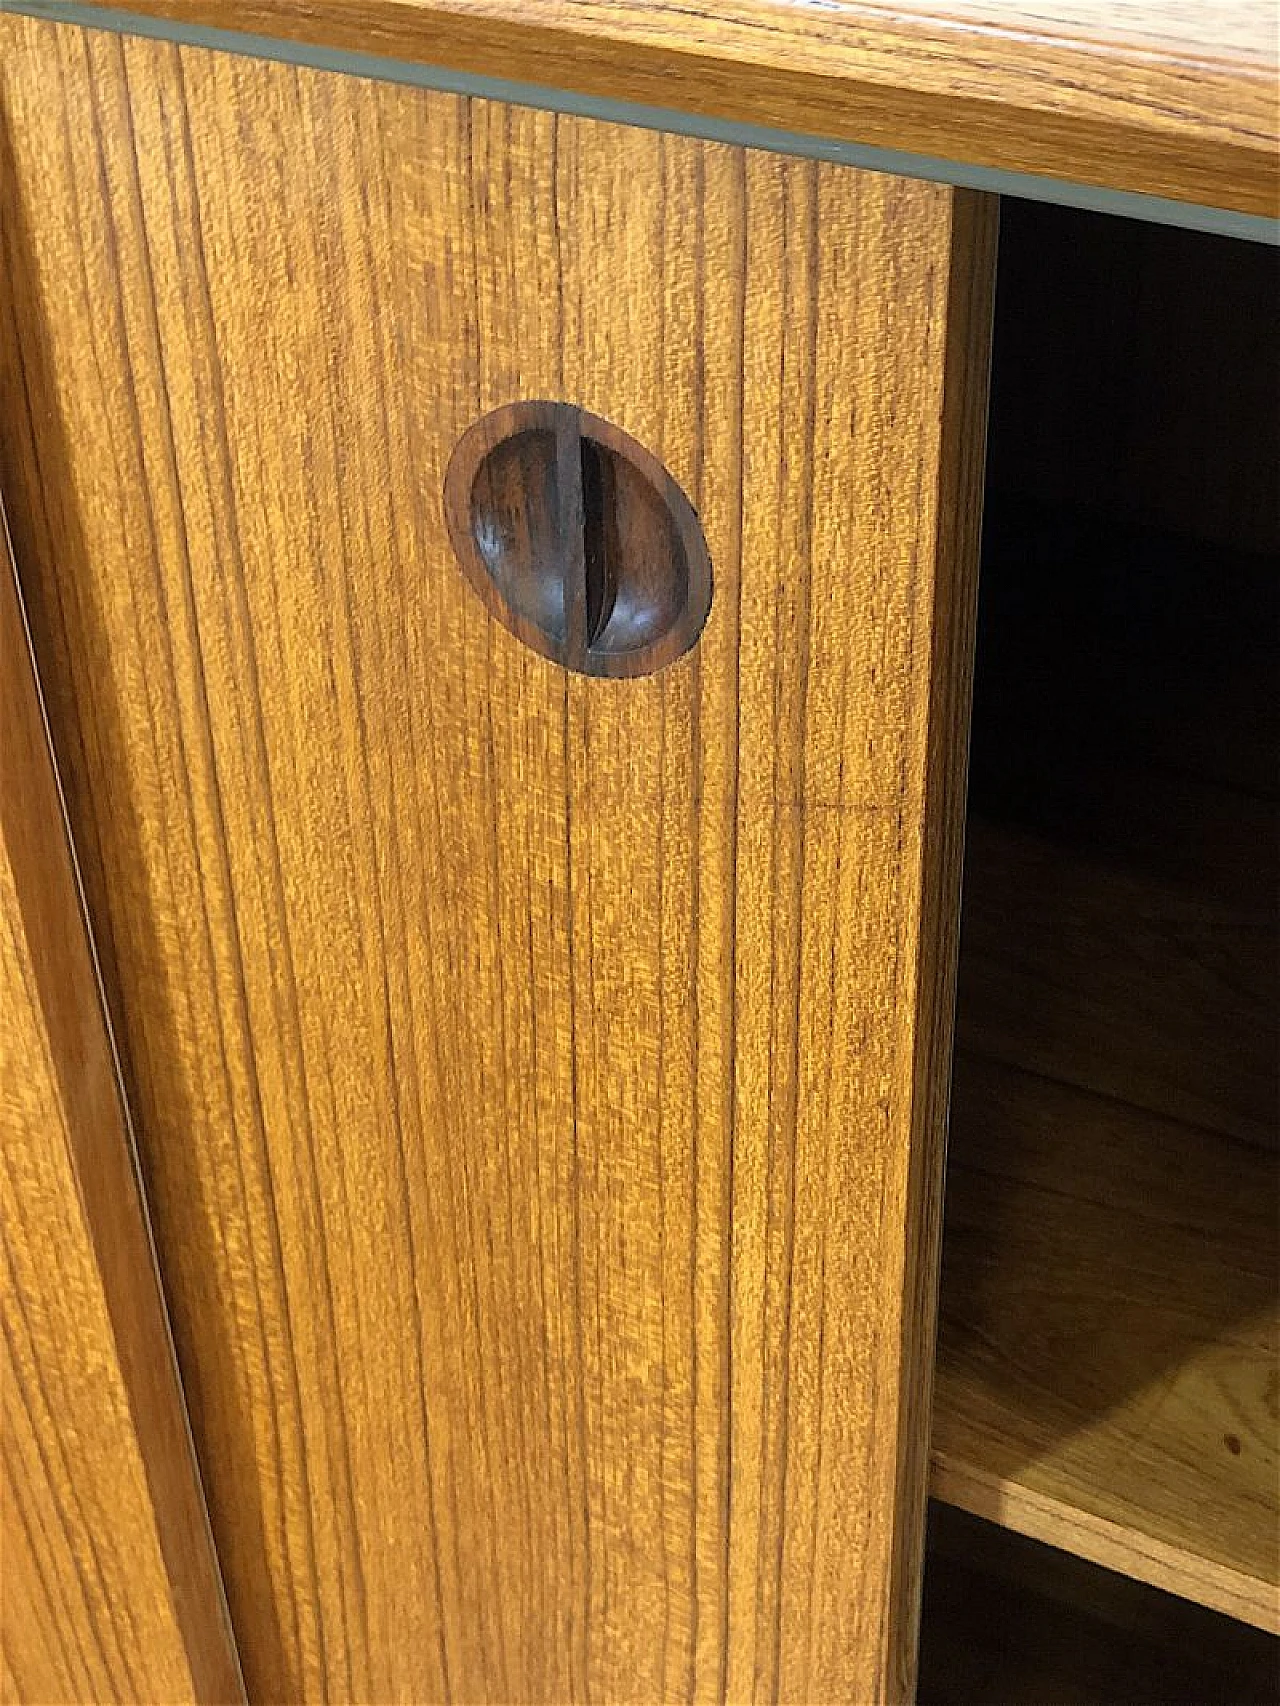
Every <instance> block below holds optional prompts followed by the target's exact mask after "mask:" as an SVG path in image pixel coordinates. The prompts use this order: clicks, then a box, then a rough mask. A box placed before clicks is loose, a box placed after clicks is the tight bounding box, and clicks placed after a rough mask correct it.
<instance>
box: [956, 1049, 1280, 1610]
mask: <svg viewBox="0 0 1280 1706" xmlns="http://www.w3.org/2000/svg"><path fill="white" fill-rule="evenodd" d="M952 1129H953V1133H954V1139H953V1146H952V1156H953V1160H952V1165H951V1170H950V1176H949V1194H948V1199H947V1211H946V1212H947V1225H946V1234H945V1238H946V1248H945V1255H944V1261H943V1277H942V1319H941V1326H940V1335H939V1356H938V1373H937V1387H936V1398H935V1411H934V1444H933V1491H934V1493H935V1494H936V1495H937V1496H938V1497H939V1498H942V1499H945V1500H947V1501H949V1502H950V1503H952V1504H956V1505H959V1506H961V1507H962V1508H963V1509H965V1510H969V1511H972V1512H974V1513H975V1514H977V1515H979V1516H984V1517H988V1518H990V1519H991V1520H993V1521H996V1522H999V1523H1002V1524H1004V1525H1006V1526H1007V1527H1010V1528H1014V1529H1017V1530H1018V1531H1019V1532H1020V1533H1022V1534H1028V1535H1031V1536H1033V1537H1034V1538H1036V1539H1040V1540H1047V1541H1049V1542H1051V1543H1052V1544H1054V1545H1056V1546H1061V1547H1065V1548H1066V1549H1068V1550H1069V1551H1072V1552H1075V1553H1078V1554H1079V1555H1081V1556H1082V1557H1085V1558H1089V1559H1092V1560H1093V1561H1094V1562H1096V1563H1100V1564H1105V1565H1107V1566H1109V1567H1110V1568H1112V1569H1116V1570H1122V1571H1124V1572H1125V1573H1126V1574H1128V1575H1132V1576H1136V1577H1138V1578H1140V1579H1141V1580H1144V1581H1148V1582H1151V1583H1154V1584H1155V1585H1156V1586H1158V1587H1163V1588H1166V1589H1168V1590H1169V1591H1171V1592H1174V1593H1179V1594H1183V1595H1185V1596H1186V1597H1188V1598H1190V1599H1196V1600H1199V1601H1201V1602H1202V1603H1203V1604H1205V1605H1209V1606H1212V1607H1214V1608H1215V1609H1217V1610H1220V1611H1226V1612H1229V1613H1231V1614H1232V1615H1233V1616H1236V1617H1241V1618H1244V1619H1246V1620H1248V1621H1249V1622H1252V1623H1256V1624H1258V1625H1259V1626H1260V1627H1264V1628H1276V1627H1277V1622H1278V1619H1277V1607H1278V1604H1280V1593H1278V1592H1277V1587H1276V1582H1277V1579H1278V1576H1280V1571H1278V1568H1277V1564H1278V1560H1277V1532H1278V1529H1277V1522H1278V1516H1277V1508H1276V1496H1277V1487H1278V1486H1280V1456H1278V1454H1277V1449H1276V1433H1277V1428H1276V1399H1277V1373H1276V1370H1277V1356H1278V1354H1280V1343H1278V1336H1277V1332H1276V1317H1275V1307H1274V1287H1275V1273H1276V1236H1275V1229H1276V1214H1275V1202H1276V1196H1275V1166H1274V1160H1273V1157H1272V1156H1271V1155H1269V1154H1268V1153H1267V1152H1266V1151H1265V1150H1262V1149H1258V1148H1255V1147H1253V1146H1251V1145H1249V1144H1246V1143H1243V1142H1241V1141H1239V1140H1238V1139H1234V1138H1230V1137H1225V1136H1222V1135H1220V1134H1217V1133H1213V1132H1208V1131H1203V1130H1199V1129H1197V1128H1195V1127H1193V1126H1188V1125H1183V1124H1180V1123H1178V1122H1176V1121H1172V1120H1169V1119H1165V1118H1162V1117H1160V1116H1157V1115H1152V1114H1148V1113H1145V1112H1143V1111H1141V1110H1138V1109H1135V1108H1133V1107H1131V1106H1128V1105H1126V1104H1124V1103H1122V1102H1118V1101H1115V1100H1113V1099H1109V1098H1106V1097H1101V1096H1098V1095H1096V1094H1094V1093H1092V1092H1089V1091H1082V1090H1077V1089H1074V1088H1072V1087H1070V1086H1067V1085H1063V1084H1058V1083H1054V1082H1053V1081H1052V1080H1048V1079H1044V1078H1040V1077H1037V1076H1036V1075H1034V1074H1032V1073H1028V1072H1022V1071H1020V1070H1018V1069H1017V1068H1014V1067H1009V1066H1004V1065H1000V1064H997V1063H993V1062H990V1061H984V1060H981V1059H979V1058H976V1057H972V1056H970V1057H961V1058H959V1059H958V1060H957V1063H956V1088H955V1099H954V1105H953V1114H952Z"/></svg>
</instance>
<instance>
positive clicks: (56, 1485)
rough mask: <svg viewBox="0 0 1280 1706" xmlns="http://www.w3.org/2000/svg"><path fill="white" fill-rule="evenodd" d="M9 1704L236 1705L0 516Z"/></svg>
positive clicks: (0, 1686) (218, 1597)
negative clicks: (163, 1703)
mask: <svg viewBox="0 0 1280 1706" xmlns="http://www.w3.org/2000/svg"><path fill="white" fill-rule="evenodd" d="M0 731H3V739H2V740H0V1209H2V1211H3V1225H4V1239H3V1251H2V1253H0V1403H2V1408H0V1661H2V1662H0V1699H2V1700H4V1701H5V1702H13V1703H14V1706H18V1703H24V1702H33V1703H34V1702H45V1701H77V1700H86V1701H87V1700H96V1701H118V1702H120V1703H121V1706H129V1703H131V1702H137V1701H142V1700H154V1701H159V1700H164V1701H172V1702H174V1703H175V1706H176V1703H177V1702H179V1701H201V1702H206V1703H208V1706H213V1703H214V1702H229V1701H235V1700H243V1698H244V1694H243V1689H242V1687H241V1683H240V1677H239V1672H238V1669H237V1665H236V1657H235V1650H234V1647H233V1645H232V1642H231V1637H230V1627H229V1624H228V1622H227V1612H226V1602H225V1600H224V1598H223V1595H222V1588H221V1584H220V1582H219V1579H218V1568H217V1563H216V1561H215V1559H214V1553H213V1543H212V1539H211V1536H210V1533H209V1523H208V1517H207V1515H206V1512H205V1508H204V1501H203V1498H202V1495H201V1492H200V1483H199V1478H198V1475H197V1472H196V1466H195V1458H194V1455H193V1453H192V1450H191V1438H190V1434H189V1433H188V1431H187V1422H186V1416H185V1414H184V1412H183V1406H182V1397H181V1393H180V1390H179V1387H178V1379H177V1369H176V1367H175V1364H174V1360H173V1346H172V1343H171V1341H170V1338H169V1332H168V1327H167V1324H166V1321H165V1315H164V1305H163V1303H162V1301H161V1296H160V1288H159V1285H158V1283H157V1278H156V1271H155V1263H154V1261H153V1258H152V1253H151V1246H150V1243H149V1241H148V1237H147V1230H146V1224H145V1220H144V1216H143V1212H142V1208H141V1204H140V1202H139V1198H138V1187H137V1176H136V1173H135V1170H134V1163H133V1155H132V1148H131V1142H130V1137H129V1133H128V1129H127V1126H126V1124H125V1118H124V1113H123V1105H122V1102H121V1099H120V1086H119V1080H118V1078H117V1075H116V1071H115V1062H114V1057H113V1053H112V1048H111V1041H110V1037H109V1034H108V1031H107V1025H106V1015H105V1012H104V1009H103V1006H102V997H101V990H100V987H99V984H98V980H97V977H96V974H95V972H94V967H93V960H92V957H91V952H90V948H89V943H88V940H87V937H86V934H85V927H84V914H83V910H82V907H81V903H80V895H79V891H78V889H77V886H76V881H75V876H74V872H73V868H72V864H71V856H70V850H69V848H68V846H67V842H66V833H65V828H64V819H63V815H62V807H61V803H60V801H59V798H58V788H57V782H56V779H55V776H54V771H53V763H52V756H51V754H50V751H49V744H48V736H47V732H46V729H45V723H44V718H43V715H42V712H41V708H40V700H39V695H38V691H37V687H36V681H35V676H34V674H33V672H32V667H31V657H30V651H29V648H28V645H27V636H26V630H25V627H24V624H23V618H22V612H21V608H20V606H19V603H18V594H17V585H16V582H15V580H14V575H13V565H12V561H11V559H10V556H9V551H8V541H7V535H6V533H5V528H4V517H3V513H2V512H0Z"/></svg>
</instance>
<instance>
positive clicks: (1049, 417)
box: [933, 203, 1280, 1629]
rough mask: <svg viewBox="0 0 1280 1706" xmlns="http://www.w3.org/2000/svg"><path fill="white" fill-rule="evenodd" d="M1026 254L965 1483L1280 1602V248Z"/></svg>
mask: <svg viewBox="0 0 1280 1706" xmlns="http://www.w3.org/2000/svg"><path fill="white" fill-rule="evenodd" d="M1000 265H1001V271H1000V283H999V290H998V294H997V309H996V316H997V318H996V353H995V366H994V373H993V399H992V414H991V445H990V461H989V469H990V472H989V477H988V493H987V512H986V535H985V544H984V556H983V580H982V591H981V614H980V627H979V648H978V658H977V672H976V688H975V714H974V726H973V754H972V771H971V776H972V779H971V793H970V817H969V826H968V847H967V857H966V867H965V889H964V903H963V921H962V932H961V944H962V945H961V963H960V978H959V1000H958V1011H957V1034H956V1060H955V1083H954V1094H953V1103H952V1115H951V1137H950V1153H949V1163H948V1180H947V1198H946V1208H945V1222H944V1228H945V1229H944V1260H943V1273H942V1291H941V1323H940V1332H939V1349H938V1373H937V1386H936V1398H935V1413H934V1434H933V1491H934V1493H935V1495H936V1496H937V1497H938V1498H939V1499H941V1500H945V1501H947V1502H948V1503H950V1504H952V1505H956V1506H960V1507H962V1508H963V1509H964V1510H966V1511H969V1512H972V1513H976V1514H977V1515H979V1516H981V1517H984V1518H988V1519H990V1520H992V1521H994V1522H996V1523H998V1524H1002V1525H1004V1526H1006V1527H1008V1528H1012V1529H1016V1530H1018V1531H1020V1532H1021V1533H1023V1534H1025V1535H1029V1536H1033V1537H1035V1538H1037V1539H1040V1540H1043V1541H1048V1542H1050V1543H1052V1544H1053V1545H1054V1546H1057V1547H1060V1548H1063V1549H1065V1550H1067V1551H1069V1552H1074V1553H1077V1554H1079V1555H1080V1556H1081V1557H1083V1558H1086V1559H1090V1560H1093V1561H1094V1562H1095V1563H1099V1564H1104V1565H1106V1566H1108V1567H1109V1568H1110V1569H1112V1570H1116V1571H1121V1572H1123V1573H1124V1574H1126V1575H1128V1576H1131V1577H1136V1578H1139V1579H1140V1580H1143V1581H1145V1582H1148V1583H1151V1584H1154V1585H1156V1586H1157V1587H1160V1588H1163V1589H1167V1590H1170V1591H1171V1592H1173V1593H1175V1594H1178V1595H1182V1596H1184V1597H1185V1598H1186V1599H1189V1600H1195V1601H1199V1602H1201V1603H1202V1604H1203V1605H1205V1606H1209V1607H1212V1608H1214V1609H1215V1610H1217V1611H1220V1612H1226V1613H1229V1614H1230V1615H1232V1616H1233V1617H1236V1618H1239V1619H1242V1620H1244V1621H1246V1622H1251V1623H1254V1624H1257V1625H1259V1626H1261V1627H1264V1628H1268V1627H1269V1628H1273V1629H1274V1627H1275V1625H1276V1621H1277V1615H1278V1608H1280V1590H1278V1589H1277V1585H1276V1584H1277V1577H1278V1576H1280V1510H1278V1504H1277V1501H1278V1494H1280V1451H1278V1449H1277V1448H1278V1436H1280V1373H1278V1366H1280V1365H1278V1360H1277V1359H1278V1356H1280V1345H1278V1343H1277V1310H1276V1286H1277V1267H1278V1251H1277V1229H1278V1224H1280V1220H1278V1212H1277V1210H1278V1204H1280V1195H1278V1191H1277V1186H1278V1179H1280V1175H1278V1172H1277V1152H1276V1139H1275V1128H1276V1110H1277V1075H1276V1063H1277V1027H1276V1017H1277V969H1278V966H1280V959H1278V952H1277V950H1278V944H1280V930H1278V917H1277V895H1278V893H1280V888H1278V883H1277V877H1278V875H1280V867H1278V861H1277V838H1276V827H1277V814H1276V803H1277V802H1276V794H1277V789H1276V756H1277V751H1278V750H1280V741H1278V739H1277V736H1278V733H1280V729H1278V719H1277V704H1278V694H1277V688H1278V686H1280V624H1278V622H1277V614H1278V587H1280V576H1278V575H1277V553H1278V547H1280V520H1278V519H1277V492H1278V489H1280V488H1278V487H1277V479H1276V470H1277V467H1278V466H1280V447H1278V445H1277V398H1278V397H1280V348H1278V339H1277V326H1278V325H1280V321H1278V319H1277V315H1276V300H1277V290H1276V286H1277V268H1276V258H1275V254H1274V251H1271V250H1268V249H1265V248H1261V247H1258V246H1253V245H1248V244H1244V243H1235V242H1231V241H1228V240H1226V239H1221V238H1214V237H1207V236H1203V235H1198V234H1192V233H1187V232H1182V231H1175V230H1168V229H1162V228H1160V227H1156V226H1149V225H1137V224H1131V223H1129V222H1127V221H1123V220H1118V219H1109V218H1106V217H1104V216H1101V215H1086V214H1076V213H1070V212H1067V211H1065V210H1062V209H1054V208H1042V207H1033V206H1030V205H1028V204H1020V203H1009V204H1008V205H1007V206H1006V209H1005V218H1004V228H1003V232H1002V254H1001V263H1000Z"/></svg>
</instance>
